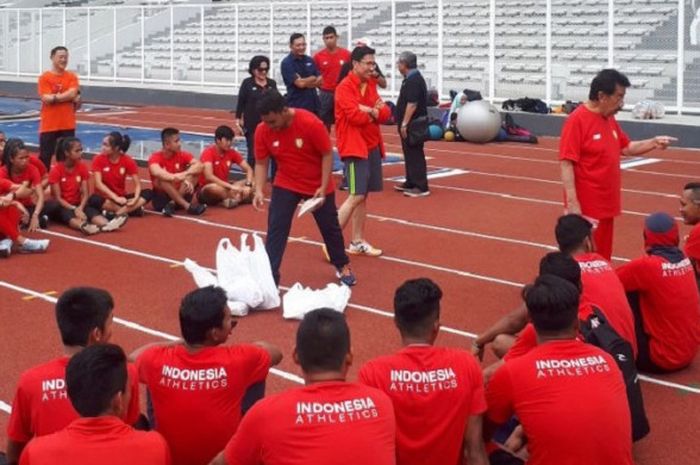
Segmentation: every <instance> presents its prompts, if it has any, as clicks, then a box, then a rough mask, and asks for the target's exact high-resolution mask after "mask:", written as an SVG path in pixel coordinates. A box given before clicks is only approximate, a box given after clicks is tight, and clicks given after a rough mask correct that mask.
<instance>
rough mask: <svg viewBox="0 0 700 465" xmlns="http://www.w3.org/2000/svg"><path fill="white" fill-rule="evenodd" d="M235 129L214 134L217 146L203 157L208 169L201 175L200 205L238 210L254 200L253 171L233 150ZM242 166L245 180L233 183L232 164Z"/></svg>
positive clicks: (202, 161)
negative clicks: (230, 171)
mask: <svg viewBox="0 0 700 465" xmlns="http://www.w3.org/2000/svg"><path fill="white" fill-rule="evenodd" d="M233 137H234V134H233V129H231V128H230V127H229V126H219V127H218V128H216V131H215V132H214V145H210V146H209V147H207V148H206V149H204V151H202V155H201V156H200V157H199V161H200V162H201V163H202V165H204V170H203V172H202V174H201V175H200V176H199V194H198V196H197V199H198V200H199V203H201V204H206V205H221V206H223V207H224V208H234V207H236V206H238V205H240V204H241V203H246V202H250V201H252V194H253V177H254V176H253V169H252V168H251V167H250V165H249V164H248V163H247V162H246V161H245V160H243V157H242V156H241V154H240V153H238V152H237V151H235V150H234V149H232V148H231V144H232V143H233ZM234 164H235V165H238V166H240V167H241V169H242V170H243V171H244V172H245V180H241V181H236V182H229V170H230V169H231V165H234Z"/></svg>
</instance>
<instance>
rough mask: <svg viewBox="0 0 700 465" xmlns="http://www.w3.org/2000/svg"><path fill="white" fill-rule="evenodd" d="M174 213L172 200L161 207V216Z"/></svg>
mask: <svg viewBox="0 0 700 465" xmlns="http://www.w3.org/2000/svg"><path fill="white" fill-rule="evenodd" d="M173 215H175V202H173V201H172V200H171V201H170V202H168V203H166V204H165V207H163V216H167V217H171V216H173Z"/></svg>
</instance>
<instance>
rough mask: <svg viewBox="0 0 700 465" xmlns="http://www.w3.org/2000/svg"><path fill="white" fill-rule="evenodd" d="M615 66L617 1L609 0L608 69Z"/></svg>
mask: <svg viewBox="0 0 700 465" xmlns="http://www.w3.org/2000/svg"><path fill="white" fill-rule="evenodd" d="M614 66H615V0H608V68H613V67H614Z"/></svg>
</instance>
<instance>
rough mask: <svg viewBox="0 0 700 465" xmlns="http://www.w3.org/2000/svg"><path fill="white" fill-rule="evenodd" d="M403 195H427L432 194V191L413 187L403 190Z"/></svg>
mask: <svg viewBox="0 0 700 465" xmlns="http://www.w3.org/2000/svg"><path fill="white" fill-rule="evenodd" d="M403 195H405V196H406V197H427V196H429V195H430V191H429V190H424V191H422V190H420V189H418V188H417V187H413V188H411V189H406V190H405V191H403Z"/></svg>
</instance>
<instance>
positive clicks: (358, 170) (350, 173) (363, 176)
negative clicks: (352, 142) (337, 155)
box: [343, 147, 384, 195]
mask: <svg viewBox="0 0 700 465" xmlns="http://www.w3.org/2000/svg"><path fill="white" fill-rule="evenodd" d="M343 162H344V163H345V176H346V178H347V181H348V192H349V193H350V195H367V194H368V193H369V192H381V191H382V190H383V189H384V180H383V179H382V155H381V153H380V152H379V147H375V148H374V149H372V150H370V152H369V155H368V156H367V158H358V157H345V158H344V159H343Z"/></svg>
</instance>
